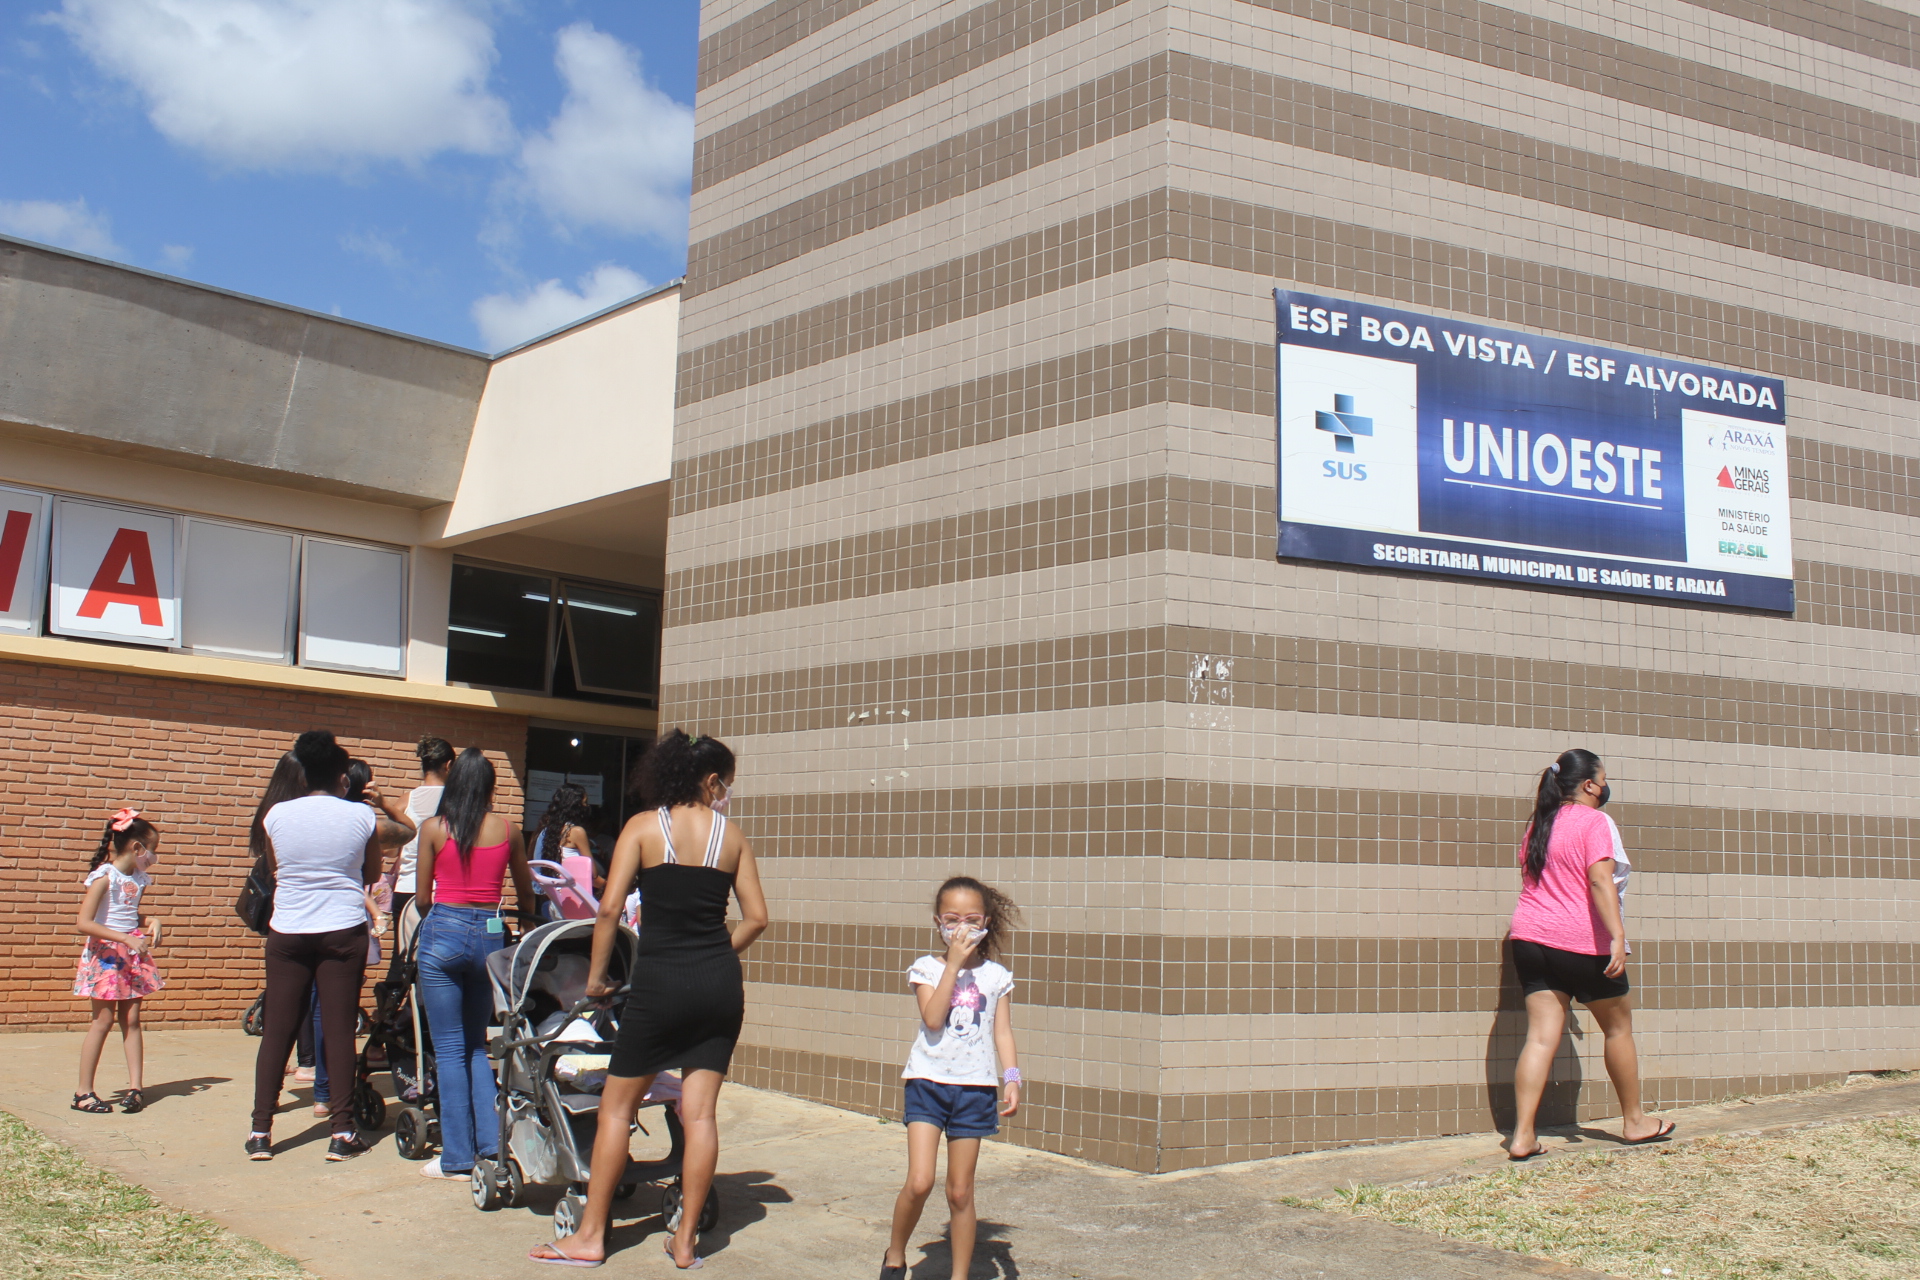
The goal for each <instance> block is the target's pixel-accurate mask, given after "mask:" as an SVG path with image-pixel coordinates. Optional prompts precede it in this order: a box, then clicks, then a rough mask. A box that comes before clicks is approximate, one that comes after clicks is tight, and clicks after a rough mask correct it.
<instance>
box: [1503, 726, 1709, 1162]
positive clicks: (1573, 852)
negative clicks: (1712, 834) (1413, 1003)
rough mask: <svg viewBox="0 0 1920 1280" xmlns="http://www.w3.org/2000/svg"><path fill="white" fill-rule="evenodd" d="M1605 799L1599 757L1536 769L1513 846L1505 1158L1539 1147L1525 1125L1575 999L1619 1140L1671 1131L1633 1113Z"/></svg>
mask: <svg viewBox="0 0 1920 1280" xmlns="http://www.w3.org/2000/svg"><path fill="white" fill-rule="evenodd" d="M1611 793H1612V788H1611V787H1609V786H1608V785H1607V770H1606V766H1605V765H1603V764H1601V763H1600V757H1599V756H1596V755H1594V754H1593V752H1591V751H1583V750H1581V749H1580V748H1578V747H1575V748H1573V749H1572V750H1570V751H1565V752H1562V753H1561V755H1560V758H1559V759H1558V760H1556V761H1554V762H1553V763H1552V764H1550V765H1548V766H1547V767H1546V768H1545V769H1543V770H1541V772H1540V789H1539V791H1538V792H1537V793H1536V795H1535V797H1534V804H1533V821H1532V822H1530V823H1529V824H1528V825H1527V834H1526V839H1525V840H1523V841H1522V842H1521V845H1520V902H1519V904H1518V905H1517V906H1515V907H1514V909H1513V927H1512V929H1511V931H1510V940H1511V943H1512V947H1513V967H1514V970H1515V972H1516V973H1518V974H1519V977H1520V990H1521V991H1522V992H1523V993H1524V994H1525V996H1526V999H1527V1043H1526V1046H1525V1047H1524V1048H1522V1049H1521V1050H1520V1061H1519V1062H1518V1063H1517V1064H1516V1065H1515V1067H1514V1069H1513V1097H1514V1106H1515V1115H1514V1123H1513V1136H1512V1137H1511V1138H1510V1139H1509V1140H1508V1142H1507V1158H1508V1159H1509V1160H1531V1159H1532V1158H1533V1157H1535V1156H1537V1155H1539V1154H1540V1153H1541V1152H1543V1151H1545V1150H1546V1148H1545V1147H1542V1146H1541V1145H1540V1139H1539V1136H1538V1135H1537V1134H1536V1133H1535V1132H1534V1121H1535V1119H1536V1118H1537V1117H1538V1115H1539V1112H1540V1095H1541V1094H1543V1093H1545V1092H1546V1088H1547V1077H1548V1075H1549V1074H1550V1073H1551V1071H1552V1069H1553V1057H1554V1054H1555V1053H1557V1052H1558V1051H1559V1048H1560V1036H1561V1033H1562V1032H1563V1031H1565V1030H1566V1025H1567V1010H1568V1009H1569V1008H1570V1007H1571V1006H1572V1004H1573V1002H1574V1001H1575V1000H1578V1001H1580V1003H1582V1004H1584V1005H1586V1006H1587V1011H1588V1012H1589V1013H1591V1014H1592V1015H1593V1020H1594V1021H1595V1022H1597V1023H1599V1024H1600V1033H1601V1035H1603V1036H1604V1037H1605V1038H1606V1046H1605V1056H1606V1064H1607V1075H1608V1077H1609V1078H1611V1079H1612V1081H1613V1092H1614V1094H1615V1095H1616V1096H1617V1097H1618V1098H1619V1099H1620V1108H1621V1114H1622V1115H1623V1116H1624V1117H1625V1121H1624V1123H1623V1125H1622V1129H1623V1130H1624V1134H1623V1136H1624V1138H1625V1139H1626V1141H1627V1142H1629V1143H1641V1142H1654V1141H1657V1140H1659V1139H1661V1138H1665V1137H1667V1136H1668V1135H1669V1134H1671V1133H1672V1132H1673V1122H1672V1121H1665V1122H1662V1121H1658V1120H1655V1119H1654V1118H1653V1117H1651V1116H1649V1115H1648V1114H1647V1113H1646V1112H1645V1111H1643V1110H1642V1109H1641V1107H1640V1058H1639V1054H1638V1053H1637V1052H1636V1051H1635V1049H1634V1047H1633V1002H1632V1000H1631V998H1630V997H1629V995H1628V985H1627V953H1628V951H1629V950H1630V948H1629V947H1628V946H1627V929H1626V925H1625V924H1624V923H1623V922H1622V920H1621V917H1620V906H1621V901H1622V900H1623V899H1624V897H1625V896H1626V888H1625V881H1626V875H1625V874H1624V873H1625V871H1626V870H1628V869H1629V868H1628V864H1627V856H1626V849H1625V847H1624V846H1623V845H1622V844H1621V841H1620V831H1619V828H1617V827H1615V826H1614V825H1613V819H1612V818H1609V817H1608V816H1607V815H1606V814H1604V813H1602V812H1600V808H1601V806H1602V805H1604V804H1606V802H1607V799H1608V797H1609V796H1610V795H1611ZM1616 872H1619V873H1620V874H1618V875H1617V876H1616Z"/></svg>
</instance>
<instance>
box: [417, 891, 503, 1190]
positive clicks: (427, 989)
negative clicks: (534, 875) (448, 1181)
mask: <svg viewBox="0 0 1920 1280" xmlns="http://www.w3.org/2000/svg"><path fill="white" fill-rule="evenodd" d="M493 917H494V910H493V908H492V907H459V906H449V905H443V904H441V903H435V904H434V906H433V910H431V911H429V912H428V913H427V918H426V920H425V921H424V922H423V923H422V924H421V926H420V1003H421V1005H422V1007H423V1008H424V1009H425V1010H426V1014H427V1026H428V1029H429V1030H430V1031H431V1033H432V1037H433V1054H434V1059H435V1062H436V1069H437V1070H438V1072H439V1077H438V1078H439V1083H440V1168H441V1169H442V1170H444V1171H446V1172H447V1173H465V1172H466V1171H467V1170H469V1169H471V1168H473V1162H474V1161H475V1160H476V1159H477V1158H479V1157H480V1156H487V1157H493V1156H496V1155H498V1154H499V1150H500V1121H499V1119H498V1118H497V1116H496V1114H495V1111H494V1084H493V1067H492V1066H491V1065H490V1064H489V1063H488V1062H487V1020H488V1018H489V1016H490V1015H491V1014H492V1012H493V995H492V990H491V988H490V987H489V986H488V985H487V957H488V956H489V955H491V954H493V953H494V952H495V951H498V950H499V949H500V945H501V942H502V941H503V940H504V935H502V934H498V933H488V932H487V921H489V920H491V919H493Z"/></svg>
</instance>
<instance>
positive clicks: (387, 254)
mask: <svg viewBox="0 0 1920 1280" xmlns="http://www.w3.org/2000/svg"><path fill="white" fill-rule="evenodd" d="M340 247H341V248H342V249H345V250H346V251H347V252H348V253H352V254H357V255H358V256H360V257H362V258H369V259H371V260H372V261H374V262H377V263H379V264H380V265H381V266H383V267H386V268H387V269H388V270H390V271H397V270H399V269H400V268H401V267H404V266H407V265H409V264H408V262H407V256H406V255H405V254H404V253H402V252H400V246H399V245H397V244H395V243H394V242H393V241H392V240H391V239H389V238H388V237H387V236H385V235H383V234H381V233H380V232H378V231H352V232H348V233H347V234H346V235H343V236H341V237H340Z"/></svg>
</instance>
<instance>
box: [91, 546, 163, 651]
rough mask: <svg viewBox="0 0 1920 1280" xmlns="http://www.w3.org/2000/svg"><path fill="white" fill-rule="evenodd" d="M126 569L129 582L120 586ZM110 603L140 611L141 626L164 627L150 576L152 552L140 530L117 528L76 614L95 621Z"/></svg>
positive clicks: (158, 597) (158, 596)
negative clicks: (130, 571)
mask: <svg viewBox="0 0 1920 1280" xmlns="http://www.w3.org/2000/svg"><path fill="white" fill-rule="evenodd" d="M129 567H131V568H132V569H133V581H132V582H130V583H123V582H121V581H120V579H121V578H122V577H123V576H124V575H125V574H126V572H127V569H128V568H129ZM110 604H130V605H132V606H134V607H135V608H136V609H138V610H140V625H141V626H143V627H161V626H165V625H166V623H165V622H163V621H162V620H161V617H160V588H159V585H158V584H157V583H155V581H154V577H153V549H152V548H151V547H149V546H148V545H147V535H146V532H145V531H144V530H141V529H121V530H120V531H119V532H117V533H115V534H114V535H113V542H112V543H111V544H110V545H109V546H108V547H107V554H106V555H105V556H103V557H102V558H101V560H100V570H99V572H97V573H95V574H94V575H93V585H92V586H90V587H88V588H87V598H86V599H85V600H82V601H81V602H80V610H79V614H80V616H81V617H82V618H97V617H99V616H100V615H101V614H103V613H105V612H106V611H107V606H108V605H110Z"/></svg>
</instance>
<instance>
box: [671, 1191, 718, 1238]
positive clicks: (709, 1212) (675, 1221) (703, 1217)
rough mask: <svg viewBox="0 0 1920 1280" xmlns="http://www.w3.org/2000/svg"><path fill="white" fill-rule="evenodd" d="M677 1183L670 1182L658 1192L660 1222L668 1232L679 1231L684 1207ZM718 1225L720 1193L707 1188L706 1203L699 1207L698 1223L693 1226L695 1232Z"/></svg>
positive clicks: (711, 1228) (709, 1229)
mask: <svg viewBox="0 0 1920 1280" xmlns="http://www.w3.org/2000/svg"><path fill="white" fill-rule="evenodd" d="M682 1194H683V1193H682V1192H681V1190H680V1184H679V1182H678V1181H675V1182H670V1183H668V1184H667V1185H666V1187H665V1188H664V1189H663V1190H662V1191H661V1192H660V1220H661V1222H663V1223H665V1224H666V1228H667V1230H668V1231H678V1230H679V1229H680V1212H681V1209H682V1207H683V1206H684V1205H685V1203H686V1202H685V1200H684V1199H682ZM719 1224H720V1192H719V1189H718V1188H716V1187H708V1188H707V1202H706V1203H705V1204H703V1205H701V1206H700V1221H699V1222H698V1223H696V1224H695V1226H694V1230H696V1231H711V1230H713V1229H714V1228H715V1227H716V1226H718V1225H719Z"/></svg>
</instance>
